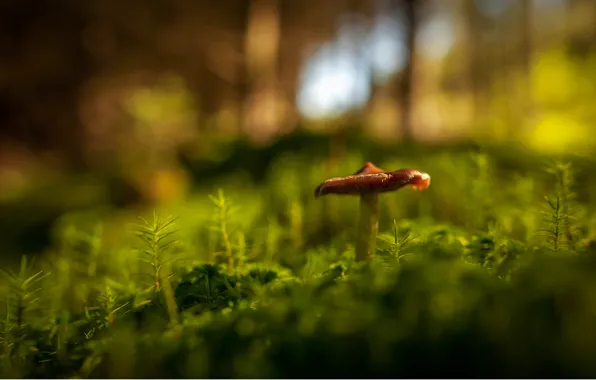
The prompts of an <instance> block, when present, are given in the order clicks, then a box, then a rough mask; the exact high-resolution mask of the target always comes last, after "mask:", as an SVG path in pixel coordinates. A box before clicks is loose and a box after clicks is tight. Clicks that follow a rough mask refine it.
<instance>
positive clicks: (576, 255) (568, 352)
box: [0, 152, 596, 378]
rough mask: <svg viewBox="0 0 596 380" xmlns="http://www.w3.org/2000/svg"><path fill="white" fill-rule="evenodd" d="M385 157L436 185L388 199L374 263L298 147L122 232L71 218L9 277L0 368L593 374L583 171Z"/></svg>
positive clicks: (468, 158)
mask: <svg viewBox="0 0 596 380" xmlns="http://www.w3.org/2000/svg"><path fill="white" fill-rule="evenodd" d="M284 160H289V161H284ZM359 160H361V157H360V156H358V155H354V156H348V157H347V158H346V162H344V163H341V164H340V166H341V168H336V169H333V170H337V171H338V173H334V174H332V175H335V174H338V175H341V174H344V173H341V171H345V172H352V171H353V169H354V168H350V165H352V164H353V165H354V166H355V167H358V166H359V165H360V164H357V162H359ZM512 162H516V161H512ZM378 164H379V166H380V167H385V168H394V167H407V166H410V167H416V168H420V169H421V170H424V171H427V172H429V173H430V174H431V176H432V177H433V184H432V185H431V187H430V188H429V189H428V190H427V191H425V192H419V193H416V192H413V191H410V190H409V189H402V190H400V191H398V192H396V193H391V194H386V195H382V196H381V197H380V234H379V237H378V238H379V244H378V253H377V255H376V258H375V260H374V261H373V262H365V263H360V262H355V261H354V243H355V241H356V236H354V234H355V233H356V229H355V225H356V218H357V212H358V207H357V199H355V198H352V197H335V198H333V197H330V198H326V199H323V200H314V199H313V197H312V189H313V188H314V186H316V184H317V183H318V182H320V181H321V180H323V179H324V178H325V177H326V176H328V175H330V174H329V173H327V174H325V172H324V170H323V169H322V166H321V165H319V164H317V163H316V162H314V160H313V159H312V157H310V156H309V155H308V154H305V155H304V156H303V157H302V156H300V155H298V154H296V155H294V156H292V157H289V158H288V157H285V158H284V157H282V158H281V159H280V162H277V163H276V164H275V165H273V167H272V169H271V172H270V175H269V177H267V178H266V179H265V181H264V182H263V183H261V184H259V183H254V182H250V181H244V177H242V176H239V177H237V178H229V179H227V180H226V181H227V182H226V181H224V182H225V183H231V184H236V185H242V187H236V186H226V187H225V188H226V190H225V193H224V190H223V189H222V188H220V190H218V191H217V192H216V193H215V195H213V194H212V195H209V193H210V192H211V191H212V188H211V189H209V190H208V191H207V189H205V190H204V191H203V192H199V193H197V194H195V195H193V198H192V199H191V200H189V203H187V204H182V205H173V206H172V209H171V210H168V213H172V212H173V213H175V214H180V216H181V217H180V218H179V219H178V218H173V217H170V218H166V219H164V218H161V217H160V216H158V215H159V214H160V212H157V211H154V213H153V219H152V220H145V219H142V221H143V223H142V224H141V225H137V226H135V227H134V229H133V231H132V233H131V231H130V229H128V230H127V229H125V228H123V227H124V226H125V223H124V222H123V219H124V220H125V221H128V220H131V218H132V217H133V216H132V215H130V214H124V216H122V215H120V216H118V217H115V216H112V215H109V214H107V215H105V214H104V215H102V216H98V215H96V214H89V213H80V214H68V215H65V216H64V218H61V220H60V223H59V225H58V226H57V228H56V234H55V236H56V241H55V244H54V247H53V250H52V252H51V255H50V256H49V257H48V259H49V263H45V262H38V263H33V262H29V261H28V260H27V259H26V258H25V257H24V258H23V261H22V264H21V266H20V269H18V270H16V271H15V272H11V271H10V270H8V269H7V270H6V271H4V270H3V271H2V272H1V273H2V277H3V279H4V283H3V285H4V289H5V292H4V298H3V299H6V305H5V306H6V308H5V310H3V312H2V318H0V352H1V357H0V370H1V374H2V376H5V377H60V378H62V377H84V378H89V377H104V378H109V377H155V376H160V377H166V378H173V377H192V378H207V377H226V378H235V377H243V378H253V377H259V378H270V377H274V378H284V377H451V376H454V377H455V376H458V377H546V376H548V377H552V376H557V377H563V376H564V377H572V376H573V377H592V376H595V375H596V366H595V365H594V364H593V363H594V362H593V352H594V350H596V327H595V326H596V325H594V323H593V311H594V309H595V305H596V298H595V297H594V294H596V280H595V279H596V276H595V274H596V272H595V271H596V269H594V268H596V265H595V264H596V254H595V253H596V249H595V248H594V247H596V245H595V244H594V243H593V241H594V236H596V228H595V224H594V220H595V219H594V217H593V216H592V214H593V211H594V205H593V204H591V203H590V193H589V191H588V189H589V188H590V186H592V185H593V184H596V177H594V176H593V173H592V172H590V170H589V168H590V165H589V164H588V163H586V162H581V161H578V160H571V161H569V162H567V163H565V164H563V163H561V162H557V163H555V164H552V165H550V166H549V169H548V170H547V171H546V172H545V171H543V170H540V168H536V169H533V168H532V167H525V168H523V167H522V166H521V165H519V164H517V163H515V164H511V163H510V164H509V166H507V165H505V166H503V165H502V163H500V162H499V161H498V160H497V159H496V157H495V156H494V155H492V154H490V153H489V152H476V153H473V154H472V155H470V153H469V152H462V153H457V152H452V153H449V154H448V153H444V152H441V153H437V154H434V155H432V154H429V155H428V156H424V157H419V158H416V159H414V158H412V159H410V160H398V159H395V158H394V159H393V161H385V162H383V161H379V162H378ZM344 166H345V167H344ZM586 168H587V169H586ZM321 177H323V178H321ZM578 179H581V180H582V185H581V186H580V185H579V184H578ZM218 185H219V184H218ZM284 186H288V187H290V188H287V189H285V188H284ZM218 187H219V186H217V187H215V188H218ZM545 194H547V197H546V202H544V201H543V199H544V195H545ZM231 199H234V203H232V201H231ZM541 208H542V211H544V213H543V214H541V212H540V211H541ZM135 212H136V211H135ZM176 224H177V225H178V227H179V229H180V230H175V229H174V226H175V225H176Z"/></svg>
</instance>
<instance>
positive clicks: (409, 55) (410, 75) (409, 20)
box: [400, 0, 420, 141]
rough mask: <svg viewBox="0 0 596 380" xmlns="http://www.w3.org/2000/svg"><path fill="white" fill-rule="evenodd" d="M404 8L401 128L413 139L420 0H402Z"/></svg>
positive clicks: (406, 135)
mask: <svg viewBox="0 0 596 380" xmlns="http://www.w3.org/2000/svg"><path fill="white" fill-rule="evenodd" d="M401 2H402V4H403V9H404V22H405V28H404V30H405V46H406V59H405V68H404V74H403V78H402V81H401V90H400V98H401V129H402V131H403V134H402V137H403V139H404V140H406V141H408V140H411V139H412V109H413V102H414V94H413V82H414V65H415V64H416V30H417V28H418V7H419V6H420V0H401Z"/></svg>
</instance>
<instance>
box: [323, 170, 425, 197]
mask: <svg viewBox="0 0 596 380" xmlns="http://www.w3.org/2000/svg"><path fill="white" fill-rule="evenodd" d="M405 186H410V187H412V188H414V189H416V190H423V189H426V188H428V187H429V186H430V175H428V174H427V173H424V172H421V171H420V170H417V169H400V170H396V171H393V172H387V171H383V170H382V169H379V168H378V167H376V166H375V165H373V164H372V163H370V162H367V163H366V164H365V165H364V166H363V167H362V168H361V169H360V170H359V171H358V172H356V174H354V175H351V176H347V177H337V178H331V179H328V180H326V181H325V182H323V183H322V184H320V185H319V186H318V187H317V188H316V189H315V198H318V197H320V196H322V195H327V194H340V195H362V194H371V193H386V192H390V191H395V190H398V189H401V188H402V187H405Z"/></svg>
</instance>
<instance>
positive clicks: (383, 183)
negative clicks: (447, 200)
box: [315, 162, 430, 261]
mask: <svg viewBox="0 0 596 380" xmlns="http://www.w3.org/2000/svg"><path fill="white" fill-rule="evenodd" d="M429 186H430V175H428V174H427V173H424V172H421V171H420V170H416V169H400V170H396V171H393V172H388V171H384V170H382V169H380V168H378V167H376V166H375V165H373V164H372V163H370V162H367V163H366V164H365V165H364V166H363V167H362V168H361V169H360V170H358V171H357V172H356V173H355V174H353V175H351V176H347V177H337V178H331V179H328V180H326V181H325V182H323V183H322V184H320V185H319V186H317V188H316V189H315V198H318V197H320V196H323V195H328V194H338V195H358V196H360V216H359V226H358V242H357V244H356V260H357V261H362V260H364V259H365V258H367V257H368V258H369V259H372V258H373V257H374V253H375V246H376V239H377V231H378V225H379V193H386V192H390V191H395V190H398V189H401V188H402V187H411V188H413V189H415V190H424V189H426V188H428V187H429Z"/></svg>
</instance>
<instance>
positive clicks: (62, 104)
mask: <svg viewBox="0 0 596 380" xmlns="http://www.w3.org/2000/svg"><path fill="white" fill-rule="evenodd" d="M595 43H596V1H593V0H324V1H312V0H250V1H249V0H219V1H194V0H168V1H166V0H152V1H140V0H130V1H114V0H102V1H79V0H58V1H39V0H4V1H2V2H0V57H1V58H0V231H2V232H1V233H2V238H1V239H0V251H1V252H2V258H1V260H2V261H3V262H8V261H13V260H18V256H19V255H20V254H22V253H40V252H44V251H45V250H47V249H48V247H50V246H51V244H52V241H53V239H54V237H53V234H54V232H53V231H54V228H55V226H56V225H57V224H60V221H61V220H62V218H63V217H64V215H71V214H69V213H72V212H74V215H76V213H80V212H91V211H89V210H93V212H94V213H96V214H97V215H110V217H112V218H118V216H114V215H119V217H120V218H121V219H122V220H127V219H130V216H131V215H133V216H136V215H137V214H138V213H142V212H144V211H147V210H150V209H151V208H158V207H162V208H163V209H164V210H166V211H167V212H168V213H173V214H177V215H181V216H182V217H184V215H192V216H196V215H198V214H201V213H206V214H209V212H210V211H205V207H207V206H204V204H208V203H209V201H208V199H207V198H206V194H207V193H213V192H214V191H215V190H216V189H217V188H218V187H223V188H224V189H226V192H227V193H228V194H230V195H231V196H232V197H236V199H239V200H240V203H242V201H244V203H245V204H250V205H251V206H247V207H248V208H251V207H252V208H254V209H255V210H253V211H250V212H252V213H253V214H254V215H255V216H254V219H259V218H261V219H263V218H265V216H264V214H265V213H264V212H263V213H262V215H260V214H259V209H262V208H263V207H265V206H264V205H266V206H267V207H269V211H271V210H272V209H275V210H278V213H279V215H278V218H277V220H275V223H277V222H279V223H280V224H281V225H290V224H292V223H293V224H292V225H303V224H304V225H305V227H304V228H305V229H306V231H303V232H301V233H304V236H303V237H301V239H304V240H306V241H311V242H312V241H315V242H316V241H319V240H316V237H317V236H322V235H325V234H326V236H331V235H333V234H334V233H338V231H340V230H341V228H339V227H338V229H334V228H333V227H329V226H332V223H331V221H330V220H325V221H323V222H325V223H327V224H324V223H323V224H324V225H319V226H320V227H321V226H322V227H321V228H320V229H319V230H318V231H315V227H313V225H315V224H316V223H315V224H309V221H311V220H318V221H319V222H321V221H320V220H319V219H317V216H316V215H314V214H312V213H311V215H304V214H308V213H307V212H303V210H306V209H307V206H309V207H311V208H309V210H310V209H313V210H316V209H317V208H318V207H319V206H317V205H314V206H312V205H311V202H312V200H311V199H310V198H308V196H309V195H310V191H311V190H312V189H311V186H315V185H316V184H317V183H318V182H320V181H322V180H323V179H325V178H326V177H328V176H330V175H342V174H349V173H350V172H352V171H354V170H356V169H357V168H358V167H360V166H361V165H362V164H363V162H364V161H366V160H374V161H375V163H378V164H379V165H384V164H387V165H389V166H391V167H388V168H387V169H398V167H393V166H401V165H402V164H403V165H406V164H413V165H417V166H420V165H422V166H424V167H420V169H422V170H426V171H428V172H430V173H431V175H432V176H433V179H434V181H433V187H435V190H434V192H433V193H430V195H429V196H428V197H427V198H426V200H424V199H423V198H421V199H422V200H421V199H419V198H415V196H410V195H408V196H407V197H406V200H408V201H411V202H414V201H413V200H412V199H414V200H415V203H409V204H410V206H409V209H408V210H404V208H403V207H398V206H396V205H395V204H392V203H388V206H387V207H389V211H388V215H391V216H392V217H395V216H396V215H400V213H403V214H404V216H420V215H426V214H428V215H432V216H433V217H434V218H435V219H438V220H439V221H441V220H445V221H450V222H455V223H458V222H459V223H464V222H465V220H458V218H460V219H465V218H466V217H465V215H463V214H462V213H461V209H458V207H457V206H456V205H457V202H455V201H454V199H456V197H459V196H461V192H460V190H461V189H465V188H466V186H467V180H466V178H465V175H466V173H465V172H464V171H461V172H459V170H460V168H461V167H462V166H461V165H459V164H458V161H457V160H458V158H457V157H455V156H452V155H443V153H441V152H443V151H444V150H445V149H451V150H450V151H453V150H457V149H458V148H457V147H460V146H465V147H468V148H471V149H480V148H482V149H484V150H486V149H490V147H493V146H498V149H497V148H495V149H497V150H498V151H499V152H500V155H501V156H500V157H502V158H503V160H504V161H503V162H504V163H503V165H504V166H503V168H505V169H507V168H520V167H522V164H521V163H520V162H521V157H522V156H521V155H520V154H518V153H517V152H519V151H520V149H521V151H523V152H524V157H530V156H531V155H532V154H534V153H536V154H561V153H562V154H572V155H576V156H578V155H579V156H585V157H590V156H591V155H592V150H593V148H594V143H595V142H596V134H594V133H593V132H592V131H593V128H594V127H593V124H594V119H595V117H596V107H594V106H593V99H594V97H595V96H596V49H595V48H594V46H596V45H595ZM446 146H447V147H450V148H445V147H446ZM481 164H482V163H480V164H479V165H480V166H478V168H480V169H479V170H483V169H482V168H483V167H482V165H481ZM425 165H426V166H425ZM433 165H434V166H433ZM441 165H442V166H441ZM450 165H451V166H450ZM458 165H459V166H458ZM528 165H530V164H528ZM311 169H312V170H311ZM433 170H434V172H433ZM462 170H463V169H462ZM522 172H523V170H522ZM306 177H308V179H306ZM262 181H269V182H267V183H268V184H269V185H268V186H267V190H265V191H261V192H260V193H258V199H259V201H258V202H257V201H255V202H252V203H251V202H249V201H250V200H252V199H253V198H255V197H256V195H255V194H256V193H255V192H256V190H255V189H256V186H258V184H259V183H261V182H262ZM456 184H457V186H459V187H457V186H456ZM300 186H302V190H296V189H300V188H301V187H300ZM503 186H504V184H500V187H499V188H502V187H503ZM516 186H523V181H521V182H520V181H517V182H516ZM583 190H584V191H585V192H588V193H590V194H591V193H592V192H593V190H592V187H590V188H584V189H583ZM528 191H530V190H528ZM523 192H524V190H523V189H522V190H520V194H522V193H523ZM299 194H302V195H303V196H302V198H296V197H297V196H298V195H299ZM584 195H585V194H584ZM580 196H581V194H580ZM251 197H252V198H251ZM404 197H405V196H404ZM292 199H303V200H302V201H292ZM301 202H302V203H301ZM330 202H335V200H332V201H330ZM388 202H389V201H388ZM403 202H405V201H403ZM424 202H426V203H424ZM454 202H455V203H454ZM352 203H354V202H344V203H343V204H342V203H331V204H333V205H335V206H337V207H336V209H342V207H343V208H345V207H348V208H355V204H352ZM346 204H349V205H348V206H346ZM462 204H465V202H464V203H462ZM392 205H393V206H392ZM412 205H414V206H412ZM203 206H204V207H203ZM391 207H393V208H391ZM462 207H463V206H462ZM332 209H333V208H332ZM350 210H351V209H350ZM269 211H268V213H267V215H268V216H267V218H269V219H267V220H270V218H271V217H272V216H271V215H275V213H272V212H269ZM250 212H248V214H250ZM313 212H315V211H313ZM338 212H340V211H338ZM96 214H93V215H96ZM250 215H252V214H250ZM259 215H260V216H259ZM331 215H334V216H330V217H329V218H331V220H336V221H337V223H336V224H337V225H340V224H341V221H342V220H344V221H345V220H351V219H342V216H341V214H331ZM350 215H351V214H350ZM350 217H351V216H350ZM309 218H310V219H309ZM333 218H335V219H333ZM511 218H512V219H515V218H516V216H514V215H513V216H511ZM189 219H192V218H190V217H188V218H187V220H189ZM501 219H502V218H501ZM389 221H390V218H389V217H388V216H387V217H386V219H385V220H382V224H381V229H383V228H385V229H387V228H390V222H389ZM114 223H115V222H114ZM196 223H197V224H199V221H197V222H196ZM271 223H273V222H271ZM321 223H322V222H321ZM344 224H345V223H344ZM110 225H116V224H110ZM309 226H310V228H311V230H310V231H309V230H308V228H309ZM323 227H324V228H323ZM315 232H316V233H315ZM107 233H108V232H106V234H107ZM271 233H272V232H268V234H271ZM309 233H310V235H309ZM189 234H191V232H189ZM522 235H523V233H522ZM309 239H310V240H309ZM313 239H314V240H313ZM313 244H314V243H313ZM205 251H208V249H205ZM205 254H206V255H207V254H208V253H207V252H206V253H205Z"/></svg>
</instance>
